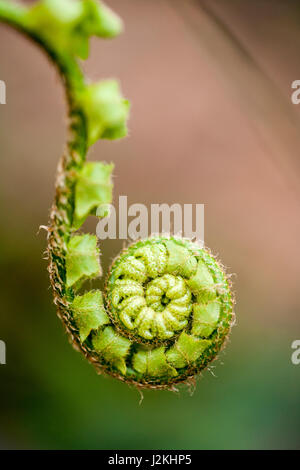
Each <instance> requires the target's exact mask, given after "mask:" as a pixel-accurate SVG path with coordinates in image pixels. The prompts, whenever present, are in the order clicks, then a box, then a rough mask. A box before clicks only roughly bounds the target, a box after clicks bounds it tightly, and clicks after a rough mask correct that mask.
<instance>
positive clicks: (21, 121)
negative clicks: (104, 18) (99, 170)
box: [0, 0, 300, 449]
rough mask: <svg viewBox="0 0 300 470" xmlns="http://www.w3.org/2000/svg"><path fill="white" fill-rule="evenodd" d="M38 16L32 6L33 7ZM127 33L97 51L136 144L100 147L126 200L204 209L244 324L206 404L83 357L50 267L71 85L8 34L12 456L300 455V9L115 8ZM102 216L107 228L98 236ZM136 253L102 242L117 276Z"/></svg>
mask: <svg viewBox="0 0 300 470" xmlns="http://www.w3.org/2000/svg"><path fill="white" fill-rule="evenodd" d="M27 3H30V2H27ZM107 3H108V4H109V5H110V6H111V7H112V8H113V9H114V10H115V11H116V12H118V13H119V14H120V15H121V17H122V18H123V19H124V22H125V27H126V29H125V32H124V34H123V35H122V36H120V37H119V38H118V39H115V40H113V41H103V40H99V39H93V40H92V47H91V55H90V58H89V60H88V61H87V62H86V63H85V64H84V69H85V71H86V73H87V75H88V76H89V77H90V78H91V79H92V80H98V79H100V78H107V77H118V78H119V79H120V82H121V84H122V89H123V92H124V94H125V96H126V97H128V98H129V99H130V101H131V103H132V113H131V119H130V123H129V125H130V135H129V137H128V138H126V139H124V140H121V141H118V142H99V143H97V144H96V145H95V146H94V147H93V148H92V149H91V152H90V158H91V159H102V160H106V161H113V162H114V163H115V165H116V168H115V180H114V182H115V193H114V197H115V201H117V198H118V196H119V195H127V196H128V203H129V204H132V203H135V202H138V203H144V204H147V205H150V204H151V203H163V202H165V203H169V204H172V203H174V202H178V203H181V204H183V203H194V204H196V203H199V204H200V203H204V204H205V242H206V244H207V245H208V246H209V247H210V248H211V249H212V250H213V252H214V253H217V254H219V256H220V258H221V259H222V261H223V263H224V264H225V265H226V266H228V268H229V271H230V272H231V273H235V274H236V276H235V277H234V286H235V291H236V297H237V305H236V312H237V326H236V327H235V328H234V330H233V332H232V337H231V342H230V343H229V344H228V347H227V349H226V353H224V354H222V356H221V358H220V359H219V361H218V362H217V363H215V364H214V365H215V366H216V368H215V369H214V373H215V374H216V376H217V377H213V376H212V375H211V374H210V373H209V372H208V371H207V372H206V373H205V374H204V378H203V379H202V380H200V382H199V383H198V387H197V390H196V391H195V393H194V395H193V396H192V397H190V396H189V395H188V393H187V392H186V391H182V392H181V394H180V396H176V395H173V394H171V393H166V392H164V393H162V392H147V393H145V398H144V401H143V403H142V405H141V406H139V396H138V393H137V392H136V391H135V390H132V389H129V388H128V387H127V386H125V385H123V384H121V383H118V382H116V381H114V380H113V379H107V378H103V377H97V376H96V375H95V373H94V371H93V370H92V369H91V367H90V366H89V364H87V363H86V362H85V361H84V359H83V358H81V356H80V355H79V354H77V353H76V352H75V351H73V350H72V349H71V347H70V346H69V345H68V344H67V341H66V337H65V334H64V332H63V329H62V326H61V325H60V324H59V321H58V319H57V318H56V316H55V308H54V306H53V305H52V298H51V292H50V290H49V288H48V285H49V282H48V278H47V272H46V262H45V261H43V260H42V253H43V250H44V249H45V244H46V242H45V236H44V233H40V234H39V235H38V234H37V232H38V228H39V225H42V224H47V220H48V212H49V207H50V205H51V202H52V198H53V187H54V178H55V171H56V164H57V161H58V158H59V156H60V153H61V151H62V148H63V146H64V142H65V138H66V123H65V118H64V116H65V104H64V96H63V89H62V86H61V84H60V82H59V79H58V77H57V75H56V73H55V70H54V69H53V68H52V67H51V66H50V65H49V63H48V62H47V60H46V59H45V57H44V56H43V54H42V53H41V51H40V50H38V49H37V47H36V46H34V45H32V44H30V43H29V42H27V41H26V40H24V39H23V38H22V37H21V36H19V35H18V34H17V33H15V32H14V31H12V30H10V29H9V28H7V27H4V26H2V25H1V27H0V44H1V53H0V79H1V80H4V81H5V82H6V86H7V104H6V105H1V107H0V139H1V140H0V151H1V163H0V165H1V166H0V179H1V188H0V191H1V203H0V204H1V206H0V207H1V222H2V224H1V234H0V237H1V247H2V248H1V270H0V273H1V274H0V276H1V317H0V339H2V340H4V341H5V342H6V344H7V365H6V366H0V447H3V448H7V447H9V448H16V447H17V448H112V449H113V448H117V449H118V448H119V449H125V448H130V449H135V448H170V449H171V448H175V449H179V448H183V449H189V448H196V449H197V448H295V447H299V437H300V403H299V388H300V387H299V385H300V365H299V366H295V365H293V364H292V363H291V359H290V357H291V353H292V349H291V343H292V341H293V340H295V339H300V321H299V278H300V263H299V254H300V251H299V236H300V223H299V202H300V188H299V182H300V159H299V150H300V105H298V106H296V105H293V104H292V102H291V93H292V89H291V83H292V82H293V81H294V80H296V79H300V61H299V52H300V7H299V5H298V6H297V4H296V2H294V1H292V0H290V1H284V2H283V1H282V0H281V1H279V0H276V1H272V2H269V1H267V0H251V1H250V0H248V1H245V0H232V1H230V2H228V1H225V0H209V1H208V0H207V1H200V0H199V1H196V0H190V1H189V0H184V1H183V0H181V1H180V0H169V1H167V0H151V1H150V0H111V1H108V2H107ZM95 228H96V220H92V222H91V223H90V230H91V231H93V232H95ZM122 244H123V242H122V241H106V242H105V243H104V244H103V245H102V251H103V257H102V262H103V266H104V268H105V269H106V268H107V266H108V265H109V263H110V260H111V259H112V258H113V257H114V256H115V254H116V253H117V252H118V251H119V249H120V248H121V247H122Z"/></svg>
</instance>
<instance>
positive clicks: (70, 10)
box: [0, 0, 234, 389]
mask: <svg viewBox="0 0 300 470" xmlns="http://www.w3.org/2000/svg"><path fill="white" fill-rule="evenodd" d="M0 21H2V22H5V23H7V24H9V25H10V26H12V27H13V28H15V29H16V30H18V31H20V32H21V33H23V34H24V35H26V36H27V37H28V38H30V39H31V40H33V41H34V42H35V43H37V44H38V45H39V46H40V47H41V48H42V50H43V51H44V52H46V54H47V55H48V57H49V58H50V59H51V61H52V63H53V64H54V65H55V67H56V68H57V69H58V71H59V74H60V76H61V78H62V81H63V84H64V87H65V90H66V98H67V103H68V116H69V131H70V132H69V139H68V143H67V146H66V150H65V152H64V154H63V156H62V158H61V160H60V162H59V165H58V172H57V179H56V194H55V201H54V204H53V206H52V209H51V212H50V223H49V227H48V248H47V251H48V257H49V265H48V270H49V274H50V281H51V285H52V288H53V292H54V302H55V304H56V306H57V310H58V315H59V317H60V318H61V320H62V322H63V324H64V325H65V327H66V330H67V332H68V333H69V335H70V338H71V341H72V343H73V345H74V346H75V348H76V349H78V350H80V351H81V352H82V353H83V354H84V355H85V357H86V358H87V359H88V360H89V361H90V362H91V363H92V364H93V365H94V366H95V368H96V369H97V371H98V372H99V373H102V372H106V373H108V374H110V375H112V376H114V377H116V378H118V379H120V380H122V381H125V382H127V383H132V384H134V385H136V386H138V387H141V388H143V387H148V388H162V389H164V388H167V389H170V388H172V387H173V386H174V384H176V383H180V382H186V381H189V380H190V379H191V378H193V377H194V376H195V375H197V374H198V373H199V372H200V371H201V370H202V369H204V368H205V367H206V366H207V365H208V364H209V363H210V362H211V361H212V360H213V359H214V358H215V357H216V355H217V354H218V352H219V351H220V349H221V347H222V345H223V344H224V341H225V339H226V337H227V336H228V333H229V331H230V327H231V324H232V321H233V316H234V315H233V300H232V294H231V291H230V285H229V282H228V280H227V278H226V275H225V273H224V271H223V268H222V267H221V266H220V264H219V263H218V262H217V261H216V260H215V259H214V258H213V257H212V255H211V254H210V253H209V252H208V251H207V250H204V249H201V248H199V246H198V245H197V244H196V243H192V242H191V241H188V240H185V239H178V238H173V237H165V236H161V237H155V238H150V239H148V240H144V241H139V242H137V243H135V244H134V245H132V246H131V247H129V248H128V249H127V250H125V251H124V252H123V253H121V255H120V256H119V257H118V258H117V259H116V260H115V262H114V263H113V265H112V267H111V270H110V273H109V275H108V278H107V284H106V292H105V293H104V294H103V293H102V292H101V291H100V290H92V291H86V292H84V293H83V294H80V295H79V293H78V291H79V289H82V288H83V287H84V285H85V284H84V283H85V281H86V280H89V279H94V278H97V277H99V276H101V266H100V260H99V247H98V244H97V239H96V236H95V235H90V234H78V233H76V232H77V230H78V229H79V228H80V227H81V225H82V224H83V222H84V221H85V220H86V218H87V217H88V216H89V215H96V211H97V208H98V207H99V206H103V205H104V206H105V205H106V204H110V203H111V201H112V183H111V173H112V170H113V165H109V164H106V163H102V162H86V155H87V151H88V148H89V147H90V146H91V145H93V144H94V143H95V142H96V141H97V140H98V139H99V138H105V139H116V138H121V137H123V136H125V135H126V131H127V129H126V121H127V118H128V113H129V103H128V101H127V100H125V99H123V97H122V96H121V93H120V90H119V86H118V83H117V82H115V81H113V80H107V81H103V82H100V83H96V84H87V83H86V81H85V78H84V75H83V73H82V70H81V67H80V63H79V61H78V58H81V59H84V58H86V57H87V56H88V48H89V37H90V36H91V35H97V36H100V37H105V38H108V37H114V36H116V35H117V34H118V33H119V32H120V31H121V29H122V23H121V21H120V19H119V18H118V17H117V16H116V15H115V14H114V13H113V12H111V10H109V9H108V8H107V7H106V6H105V5H104V4H103V3H98V2H97V1H96V0H41V1H40V2H38V3H37V4H35V5H34V6H33V7H31V8H24V7H22V6H20V5H17V4H15V3H9V2H7V1H3V0H0ZM98 212H99V211H98ZM97 214H98V213H97ZM105 215H106V214H105V211H104V212H103V216H105Z"/></svg>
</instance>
